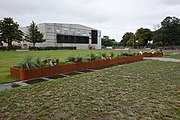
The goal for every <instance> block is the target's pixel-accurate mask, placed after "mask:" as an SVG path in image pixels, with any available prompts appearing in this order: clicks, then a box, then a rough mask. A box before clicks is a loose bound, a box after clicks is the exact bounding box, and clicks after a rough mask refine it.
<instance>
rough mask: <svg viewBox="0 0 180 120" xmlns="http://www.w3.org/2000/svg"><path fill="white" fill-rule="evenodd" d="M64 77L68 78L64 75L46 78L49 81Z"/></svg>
mask: <svg viewBox="0 0 180 120" xmlns="http://www.w3.org/2000/svg"><path fill="white" fill-rule="evenodd" d="M63 77H66V76H63V75H54V76H49V77H46V78H49V79H58V78H63Z"/></svg>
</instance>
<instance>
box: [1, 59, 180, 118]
mask: <svg viewBox="0 0 180 120" xmlns="http://www.w3.org/2000/svg"><path fill="white" fill-rule="evenodd" d="M179 86H180V64H179V63H173V62H160V61H151V60H148V61H142V62H137V63H131V64H125V65H122V66H116V67H113V68H110V69H105V70H102V71H96V72H90V73H86V74H80V75H76V76H71V77H66V78H63V79H58V80H54V81H49V82H43V83H39V84H36V85H32V86H27V87H21V88H16V89H11V90H7V91H1V92H0V100H1V101H0V106H1V109H0V116H1V117H0V119H47V120H48V119H54V120H59V119H60V120H68V119H72V120H74V119H77V120H90V119H98V120H112V119H117V120H119V119H138V120H139V119H143V120H144V119H145V120H147V119H151V120H153V119H159V120H164V119H167V120H168V119H169V120H175V119H176V120H177V119H180V104H179V100H180V87H179Z"/></svg>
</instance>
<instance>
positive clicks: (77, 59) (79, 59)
mask: <svg viewBox="0 0 180 120" xmlns="http://www.w3.org/2000/svg"><path fill="white" fill-rule="evenodd" d="M82 60H83V58H82V57H81V56H79V55H78V56H69V57H68V61H69V62H75V63H77V62H82Z"/></svg>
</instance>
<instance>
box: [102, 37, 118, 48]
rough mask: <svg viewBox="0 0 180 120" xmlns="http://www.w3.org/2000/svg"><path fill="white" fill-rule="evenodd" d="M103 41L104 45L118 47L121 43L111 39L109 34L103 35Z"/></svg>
mask: <svg viewBox="0 0 180 120" xmlns="http://www.w3.org/2000/svg"><path fill="white" fill-rule="evenodd" d="M101 41H102V45H103V46H106V47H107V46H113V47H117V46H119V43H118V42H116V40H115V39H110V38H109V36H103V38H102V39H101Z"/></svg>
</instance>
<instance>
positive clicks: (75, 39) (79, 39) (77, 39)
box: [57, 35, 89, 44]
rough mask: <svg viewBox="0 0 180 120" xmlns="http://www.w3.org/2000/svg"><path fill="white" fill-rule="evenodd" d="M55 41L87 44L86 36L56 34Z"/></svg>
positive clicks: (87, 38)
mask: <svg viewBox="0 0 180 120" xmlns="http://www.w3.org/2000/svg"><path fill="white" fill-rule="evenodd" d="M57 43H84V44H89V37H87V36H73V35H57Z"/></svg>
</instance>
